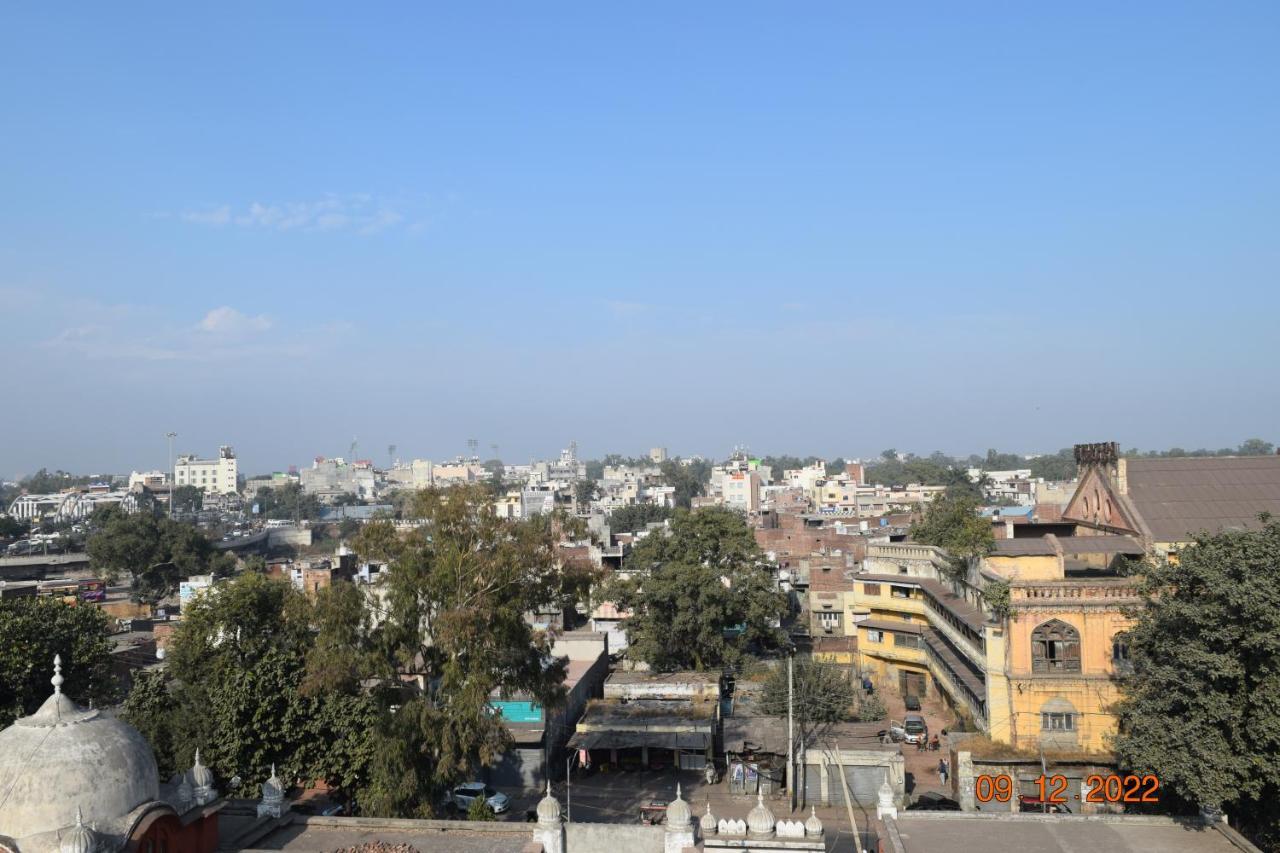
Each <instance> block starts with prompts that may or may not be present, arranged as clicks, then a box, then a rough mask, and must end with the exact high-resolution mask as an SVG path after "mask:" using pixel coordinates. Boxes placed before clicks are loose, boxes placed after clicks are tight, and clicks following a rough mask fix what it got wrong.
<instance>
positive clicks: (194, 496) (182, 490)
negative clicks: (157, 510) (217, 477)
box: [173, 486, 204, 512]
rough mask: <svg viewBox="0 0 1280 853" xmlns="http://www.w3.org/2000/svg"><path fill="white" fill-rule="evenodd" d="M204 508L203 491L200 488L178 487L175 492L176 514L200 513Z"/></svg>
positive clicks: (174, 504) (174, 506)
mask: <svg viewBox="0 0 1280 853" xmlns="http://www.w3.org/2000/svg"><path fill="white" fill-rule="evenodd" d="M203 508H204V490H203V489H201V488H199V487H198V486H178V487H177V488H176V489H174V490H173V510H174V512H199V511H200V510H201V509H203Z"/></svg>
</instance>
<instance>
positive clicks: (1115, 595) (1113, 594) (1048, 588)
mask: <svg viewBox="0 0 1280 853" xmlns="http://www.w3.org/2000/svg"><path fill="white" fill-rule="evenodd" d="M1009 594H1010V598H1011V599H1012V600H1014V601H1064V602H1066V601H1117V602H1120V601H1137V600H1140V599H1141V598H1142V594H1141V592H1140V591H1139V589H1138V586H1137V584H1117V585H1114V586H1111V585H1107V586H1103V585H1101V584H1043V583H1040V584H1038V583H1027V584H1025V585H1024V584H1019V583H1016V582H1015V583H1013V584H1011V585H1010V587H1009Z"/></svg>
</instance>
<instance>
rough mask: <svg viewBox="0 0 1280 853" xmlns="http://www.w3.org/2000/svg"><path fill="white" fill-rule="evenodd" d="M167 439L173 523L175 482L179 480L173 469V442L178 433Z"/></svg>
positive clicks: (170, 511)
mask: <svg viewBox="0 0 1280 853" xmlns="http://www.w3.org/2000/svg"><path fill="white" fill-rule="evenodd" d="M165 437H166V438H168V439H169V520H170V521H173V490H174V488H175V487H176V486H177V483H176V482H174V481H175V480H177V479H178V475H177V472H176V471H175V470H174V467H173V440H174V439H175V438H177V437H178V434H177V433H176V432H169V433H165Z"/></svg>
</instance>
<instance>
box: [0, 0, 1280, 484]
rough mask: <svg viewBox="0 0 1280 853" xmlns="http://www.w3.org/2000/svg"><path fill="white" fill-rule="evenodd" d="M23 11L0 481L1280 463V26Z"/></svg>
mask: <svg viewBox="0 0 1280 853" xmlns="http://www.w3.org/2000/svg"><path fill="white" fill-rule="evenodd" d="M191 5H192V4H173V3H142V2H138V3H133V2H131V3H123V4H121V3H100V4H81V5H80V6H79V8H77V9H75V10H71V9H69V8H68V7H67V6H65V5H64V4H48V3H45V4H9V5H7V6H6V8H5V10H4V11H3V12H0V81H3V82H0V93H3V98H2V99H0V115H2V116H3V120H2V122H0V124H2V126H3V132H0V164H2V165H0V170H2V171H0V175H2V176H3V180H0V354H2V355H3V359H4V365H5V367H6V368H7V369H6V371H5V374H6V376H7V379H8V381H7V382H6V383H5V388H6V390H5V393H4V395H3V397H2V398H0V475H4V476H12V475H14V474H18V473H26V472H30V471H32V470H34V469H37V468H39V467H41V466H49V467H63V468H69V469H75V470H86V469H92V470H113V471H127V470H128V469H130V468H138V467H154V466H163V464H164V460H165V457H166V449H165V440H164V433H165V432H167V431H169V430H175V431H177V432H178V433H179V434H180V436H181V437H180V439H179V441H178V445H179V450H187V451H194V452H199V453H202V454H209V453H212V452H214V451H215V450H216V447H217V445H219V444H223V443H230V444H234V445H235V446H236V448H237V449H238V451H239V453H240V456H241V459H242V470H244V471H245V472H246V473H256V472H258V471H262V470H268V469H271V468H281V467H283V466H285V465H288V464H290V463H305V462H306V461H308V460H309V459H310V458H311V457H312V456H314V455H316V454H326V455H342V454H345V453H346V451H347V447H348V445H349V443H350V442H351V439H352V437H353V436H358V437H359V440H360V445H361V448H362V452H361V454H360V455H361V456H372V457H373V458H375V459H376V460H379V461H382V460H385V459H386V448H387V445H388V444H391V443H395V444H397V445H398V446H399V448H400V449H399V455H401V456H405V457H411V456H423V457H434V458H440V457H442V456H451V455H453V454H456V453H458V452H462V451H465V450H466V440H467V439H468V438H471V437H474V438H476V439H478V440H479V442H480V444H481V453H482V455H484V456H489V455H491V451H490V445H493V444H496V445H498V446H499V447H500V451H499V452H500V455H501V456H502V457H504V458H505V459H507V461H522V460H527V459H528V458H529V457H530V456H532V455H535V454H536V455H543V454H548V453H554V452H555V451H556V450H557V449H558V448H560V447H562V446H564V445H565V444H566V443H567V442H568V441H569V440H570V439H571V438H576V439H577V440H578V441H579V443H580V447H581V450H582V452H583V453H584V454H585V455H597V454H602V453H605V452H609V451H621V452H640V451H643V450H645V449H646V448H648V447H650V446H651V445H666V446H668V447H670V448H671V450H672V451H673V452H683V453H686V454H688V453H703V454H708V455H716V456H723V455H724V454H725V453H726V452H727V451H728V450H729V449H730V448H731V447H732V446H733V445H735V444H739V443H742V444H747V445H748V446H750V447H751V449H752V450H754V451H758V452H760V453H768V452H775V453H776V452H792V453H797V454H806V453H817V454H825V455H835V454H846V455H856V454H874V453H876V452H878V451H879V450H881V449H882V448H884V447H886V446H895V447H898V448H900V449H911V450H916V451H919V452H924V453H927V452H929V451H931V450H935V449H941V450H945V451H948V452H964V453H968V452H970V451H983V450H985V449H986V448H987V447H999V448H1001V449H1006V450H1021V451H1031V450H1054V449H1057V448H1059V447H1063V446H1066V445H1069V444H1071V443H1073V442H1075V441H1099V440H1109V439H1115V440H1118V441H1120V442H1121V443H1122V444H1124V445H1126V446H1129V445H1140V446H1144V447H1166V446H1170V445H1182V446H1186V447H1197V446H1201V445H1208V446H1213V447H1216V446H1221V445H1227V444H1231V445H1234V444H1237V443H1238V442H1239V441H1240V440H1241V439H1243V438H1246V437H1249V436H1255V435H1256V436H1261V437H1263V438H1266V439H1269V440H1272V441H1274V440H1276V439H1277V438H1280V435H1277V432H1276V425H1277V423H1280V390H1278V389H1280V380H1278V379H1277V377H1276V365H1277V356H1278V355H1280V344H1278V343H1277V337H1278V335H1280V333H1278V331H1277V319H1278V318H1280V281H1277V269H1278V266H1280V264H1278V262H1280V229H1278V227H1277V226H1278V225H1280V168H1278V167H1280V138H1278V137H1280V133H1278V132H1277V131H1278V130H1280V120H1278V114H1280V105H1278V103H1277V82H1278V81H1280V51H1277V50H1276V45H1277V43H1280V4H1277V3H1275V2H1274V0H1266V2H1258V3H1248V2H1233V3H1215V2H1203V3H1197V4H1187V3H1174V2H1168V0H1162V1H1161V2H1152V3H1123V4H1117V3H1114V2H1100V3H1092V4H1091V3H1056V4H1048V3H1012V2H1001V3H992V4H983V3H978V2H971V3H953V2H939V3H935V4H929V3H909V4H907V3H875V4H872V3H852V2H837V3H830V4H824V3H817V2H810V3H799V4H795V3H776V2H769V3H752V2H743V0H734V2H726V3H712V2H697V3H690V2H671V3H662V2H648V3H637V4H617V3H600V2H591V3H580V4H577V3H514V2H512V3H503V4H485V3H479V2H467V3H453V4H448V5H447V6H446V4H421V3H412V4H411V3H404V4H398V5H391V4H373V3H344V4H330V5H325V4H319V3H306V4H297V5H291V4H285V3H280V2H272V3H244V4H237V3H218V4H202V8H201V9H192V8H190V6H191Z"/></svg>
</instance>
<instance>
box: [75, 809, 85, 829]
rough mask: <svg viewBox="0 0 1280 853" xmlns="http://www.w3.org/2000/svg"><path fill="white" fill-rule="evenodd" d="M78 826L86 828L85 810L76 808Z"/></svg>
mask: <svg viewBox="0 0 1280 853" xmlns="http://www.w3.org/2000/svg"><path fill="white" fill-rule="evenodd" d="M76 826H84V810H83V809H81V808H80V807H79V806H76Z"/></svg>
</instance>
